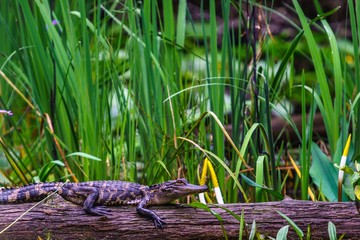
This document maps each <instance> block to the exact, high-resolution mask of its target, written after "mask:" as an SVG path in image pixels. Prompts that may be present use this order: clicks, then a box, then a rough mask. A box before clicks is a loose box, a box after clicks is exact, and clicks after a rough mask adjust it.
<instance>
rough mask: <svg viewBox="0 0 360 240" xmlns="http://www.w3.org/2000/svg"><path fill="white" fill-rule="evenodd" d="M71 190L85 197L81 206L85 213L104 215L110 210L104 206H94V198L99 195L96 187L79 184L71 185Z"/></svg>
mask: <svg viewBox="0 0 360 240" xmlns="http://www.w3.org/2000/svg"><path fill="white" fill-rule="evenodd" d="M72 191H73V192H74V193H75V194H76V195H77V196H78V197H82V198H85V201H84V203H83V208H84V210H85V211H86V212H87V213H89V214H91V215H95V216H104V215H108V214H109V212H110V211H111V210H110V209H107V208H106V207H104V206H95V203H96V200H97V199H98V197H99V191H98V189H97V188H95V187H88V186H80V187H73V188H72ZM69 200H70V199H69ZM70 201H71V200H70Z"/></svg>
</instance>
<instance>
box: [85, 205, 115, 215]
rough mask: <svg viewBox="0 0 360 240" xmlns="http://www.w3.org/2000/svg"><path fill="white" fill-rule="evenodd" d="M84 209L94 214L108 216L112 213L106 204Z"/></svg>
mask: <svg viewBox="0 0 360 240" xmlns="http://www.w3.org/2000/svg"><path fill="white" fill-rule="evenodd" d="M84 210H85V211H86V212H87V213H89V214H91V215H94V216H106V215H111V213H110V212H111V210H110V209H108V208H106V207H104V206H97V207H92V208H84Z"/></svg>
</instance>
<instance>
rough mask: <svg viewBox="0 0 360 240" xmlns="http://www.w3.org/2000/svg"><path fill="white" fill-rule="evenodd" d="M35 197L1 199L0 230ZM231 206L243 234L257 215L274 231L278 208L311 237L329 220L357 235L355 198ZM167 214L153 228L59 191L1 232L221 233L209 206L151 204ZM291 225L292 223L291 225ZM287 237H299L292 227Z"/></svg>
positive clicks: (279, 222) (233, 229) (9, 235)
mask: <svg viewBox="0 0 360 240" xmlns="http://www.w3.org/2000/svg"><path fill="white" fill-rule="evenodd" d="M34 204H35V203H25V204H9V205H0V231H1V230H3V229H4V228H5V227H7V226H8V225H9V224H11V223H12V222H13V221H14V220H15V219H16V218H18V217H19V216H20V215H21V214H23V213H24V212H25V211H27V210H28V209H29V208H30V207H32V206H33V205H34ZM222 207H226V208H227V209H229V210H231V211H232V212H234V213H236V214H238V215H241V212H242V211H244V218H245V222H246V229H245V230H244V234H245V236H248V234H249V233H250V228H251V224H252V222H253V220H255V221H256V227H257V232H259V233H260V234H263V235H265V236H271V237H276V233H277V231H278V230H279V229H280V228H281V227H283V226H285V225H288V223H287V222H286V221H285V220H284V219H283V218H282V217H281V216H280V215H279V214H278V213H277V211H280V212H282V213H284V214H286V215H287V216H288V217H289V218H290V219H292V220H293V221H294V222H295V223H296V224H297V225H298V226H299V227H300V228H301V229H302V231H303V232H304V234H306V232H307V229H308V226H310V228H311V239H324V238H325V239H326V238H328V222H329V221H331V222H333V223H334V224H335V226H336V228H337V234H338V237H339V236H341V235H342V234H345V239H359V236H360V227H359V222H360V215H359V213H358V212H357V209H356V206H355V203H353V202H346V203H331V202H310V201H297V200H284V201H280V202H265V203H249V204H245V203H239V204H225V205H222ZM151 209H152V210H154V211H155V212H156V213H157V214H158V215H159V216H160V217H161V218H162V219H163V220H165V221H166V223H167V224H166V226H165V228H164V229H155V228H154V225H153V223H152V221H150V220H148V219H146V218H143V217H142V216H139V215H138V214H137V213H136V209H135V207H132V206H120V207H111V215H110V216H109V217H97V216H90V215H88V214H86V213H85V212H84V211H83V209H82V207H81V206H78V205H74V204H72V203H69V202H67V201H65V200H63V199H62V198H61V197H59V196H56V197H53V198H52V199H50V201H47V202H45V203H41V204H40V205H39V206H36V207H35V208H34V209H32V210H31V211H30V212H28V213H26V214H25V215H24V216H23V217H21V218H20V220H19V221H17V222H16V223H15V224H14V225H12V226H11V227H10V228H9V229H7V230H6V231H4V232H3V233H2V234H1V235H0V239H37V238H38V237H41V238H39V239H48V238H50V239H223V238H224V235H223V231H222V228H221V224H220V222H219V221H218V220H217V219H216V218H215V217H214V216H213V215H212V214H211V213H209V212H207V211H204V210H201V209H194V208H191V207H188V206H176V205H172V206H157V207H151ZM211 209H212V210H214V211H215V212H216V213H218V214H220V216H221V218H222V219H223V226H224V228H225V230H226V234H227V236H228V238H229V239H238V238H239V226H240V224H239V221H238V220H236V219H235V218H234V217H233V216H231V214H229V213H228V212H226V211H224V210H222V209H220V208H218V207H216V206H211ZM290 229H291V227H290ZM288 237H289V239H298V237H297V235H296V234H295V232H294V231H293V230H292V229H291V230H290V231H289V235H288Z"/></svg>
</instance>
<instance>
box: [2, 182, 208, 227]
mask: <svg viewBox="0 0 360 240" xmlns="http://www.w3.org/2000/svg"><path fill="white" fill-rule="evenodd" d="M207 189H208V188H207V186H198V185H193V184H190V183H188V182H187V181H186V179H183V178H182V179H178V180H170V181H167V182H163V183H159V184H155V185H151V186H145V185H141V184H138V183H131V182H122V181H94V182H81V183H58V182H57V183H38V184H31V185H27V186H23V187H19V188H10V189H0V204H11V203H24V202H37V201H40V200H42V199H44V198H45V197H46V196H47V195H48V194H49V193H52V192H55V191H57V193H58V194H59V195H60V196H61V197H63V198H64V199H65V200H67V201H69V202H72V203H75V204H78V205H82V206H83V207H84V210H85V211H86V212H87V213H89V214H92V215H98V216H102V215H107V214H109V210H108V209H106V208H105V207H104V206H115V205H134V206H137V207H136V211H137V212H138V213H139V214H141V215H143V216H145V217H148V218H150V219H152V220H153V222H154V225H155V227H156V228H163V225H164V224H165V222H164V221H163V220H162V219H161V218H160V217H159V216H157V215H156V213H155V212H153V211H151V210H149V209H147V207H149V206H153V205H164V204H167V203H171V202H172V201H174V200H176V199H178V198H181V197H185V196H187V195H191V194H196V193H201V192H206V191H207Z"/></svg>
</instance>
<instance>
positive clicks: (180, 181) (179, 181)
mask: <svg viewBox="0 0 360 240" xmlns="http://www.w3.org/2000/svg"><path fill="white" fill-rule="evenodd" d="M175 184H176V185H178V186H182V185H186V181H185V180H183V179H178V180H177V181H176V183H175Z"/></svg>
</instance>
